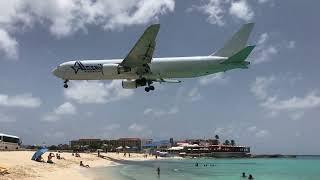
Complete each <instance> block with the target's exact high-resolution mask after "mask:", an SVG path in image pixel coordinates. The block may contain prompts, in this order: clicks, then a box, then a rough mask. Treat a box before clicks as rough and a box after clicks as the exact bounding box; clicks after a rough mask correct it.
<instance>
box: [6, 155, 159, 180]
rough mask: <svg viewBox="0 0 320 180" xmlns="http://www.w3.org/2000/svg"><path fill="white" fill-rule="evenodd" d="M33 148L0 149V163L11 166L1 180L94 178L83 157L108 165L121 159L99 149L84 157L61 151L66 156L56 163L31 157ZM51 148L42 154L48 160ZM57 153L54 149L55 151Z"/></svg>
mask: <svg viewBox="0 0 320 180" xmlns="http://www.w3.org/2000/svg"><path fill="white" fill-rule="evenodd" d="M33 154H34V151H11V152H4V151H3V152H0V167H5V168H7V169H8V171H9V174H6V175H0V180H9V179H25V180H29V179H48V180H54V179H59V178H60V179H68V180H72V179H77V180H84V179H95V178H94V176H92V174H91V173H89V171H90V169H89V168H84V167H80V166H79V162H80V161H83V163H84V164H88V165H89V166H90V167H91V168H95V167H107V166H114V165H118V163H116V162H114V161H111V160H110V159H103V158H100V157H97V154H96V153H80V155H81V157H75V156H72V154H71V153H60V154H61V157H63V158H65V160H58V159H56V158H53V161H54V164H48V163H41V162H36V161H32V160H31V157H32V155H33ZM48 154H49V152H46V153H45V154H44V155H42V157H43V158H44V160H47V156H48ZM54 154H55V152H54ZM101 155H103V156H105V155H108V157H111V158H113V159H116V160H119V161H122V160H133V161H141V160H147V159H149V160H152V159H154V158H155V157H148V158H147V159H146V158H143V154H135V153H132V154H131V157H130V158H129V157H128V154H127V156H126V157H124V156H123V153H120V154H116V153H108V154H105V153H101Z"/></svg>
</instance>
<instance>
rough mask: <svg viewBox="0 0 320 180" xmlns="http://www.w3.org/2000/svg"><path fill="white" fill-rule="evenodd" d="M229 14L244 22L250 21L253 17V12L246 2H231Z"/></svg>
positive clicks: (243, 0) (241, 0)
mask: <svg viewBox="0 0 320 180" xmlns="http://www.w3.org/2000/svg"><path fill="white" fill-rule="evenodd" d="M229 13H230V14H231V15H233V16H235V17H237V18H239V19H242V20H244V21H250V20H251V19H252V18H253V16H254V12H253V11H252V9H251V7H250V6H249V4H248V3H247V1H246V0H240V1H233V2H232V3H231V6H230V9H229Z"/></svg>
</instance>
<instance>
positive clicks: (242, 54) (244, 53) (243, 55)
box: [223, 46, 256, 63]
mask: <svg viewBox="0 0 320 180" xmlns="http://www.w3.org/2000/svg"><path fill="white" fill-rule="evenodd" d="M255 47H256V46H247V47H246V48H244V49H242V50H241V51H239V52H237V53H236V54H235V55H233V56H231V57H229V58H228V59H227V60H226V61H224V62H223V63H230V62H241V61H244V60H246V59H247V57H248V56H249V55H250V53H251V52H252V50H253V49H254V48H255Z"/></svg>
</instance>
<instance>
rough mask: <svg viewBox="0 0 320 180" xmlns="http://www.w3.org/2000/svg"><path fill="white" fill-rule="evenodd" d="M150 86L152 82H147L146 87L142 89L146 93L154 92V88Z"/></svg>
mask: <svg viewBox="0 0 320 180" xmlns="http://www.w3.org/2000/svg"><path fill="white" fill-rule="evenodd" d="M151 84H152V81H148V86H147V87H145V88H144V90H145V91H146V92H149V91H153V90H154V86H152V85H151Z"/></svg>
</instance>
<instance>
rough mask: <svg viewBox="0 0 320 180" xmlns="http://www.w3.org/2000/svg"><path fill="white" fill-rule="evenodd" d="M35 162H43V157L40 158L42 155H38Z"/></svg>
mask: <svg viewBox="0 0 320 180" xmlns="http://www.w3.org/2000/svg"><path fill="white" fill-rule="evenodd" d="M36 161H37V162H44V159H43V158H42V156H41V155H40V156H39V157H38V158H37V159H36Z"/></svg>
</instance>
